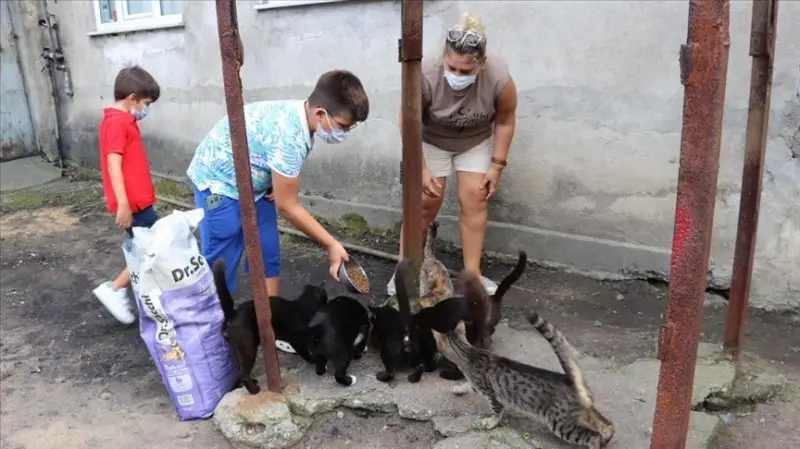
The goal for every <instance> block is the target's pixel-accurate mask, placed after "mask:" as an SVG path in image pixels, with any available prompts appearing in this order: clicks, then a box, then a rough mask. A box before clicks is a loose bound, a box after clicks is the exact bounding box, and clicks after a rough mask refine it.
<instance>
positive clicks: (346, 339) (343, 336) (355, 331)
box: [308, 296, 370, 386]
mask: <svg viewBox="0 0 800 449" xmlns="http://www.w3.org/2000/svg"><path fill="white" fill-rule="evenodd" d="M369 328H370V319H369V312H367V309H366V308H365V307H364V306H362V305H361V303H360V302H358V301H357V300H356V299H353V298H350V297H347V296H338V297H336V298H334V299H332V300H330V301H328V302H327V303H326V304H324V305H323V306H322V307H320V308H319V310H318V311H317V313H316V314H315V315H314V317H313V318H312V319H311V321H310V322H309V323H308V332H309V345H308V349H309V351H310V352H311V355H312V357H313V358H314V365H315V368H316V372H317V374H318V375H320V376H321V375H323V374H325V370H326V369H327V365H328V361H330V362H331V364H332V365H333V369H334V372H333V377H334V378H335V379H336V382H338V383H340V384H341V385H344V386H350V385H353V384H355V383H356V377H355V376H353V375H348V374H347V368H348V367H349V366H350V361H351V360H358V359H360V358H361V354H362V353H363V352H364V350H365V348H366V347H367V341H368V339H369Z"/></svg>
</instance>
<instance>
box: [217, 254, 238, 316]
mask: <svg viewBox="0 0 800 449" xmlns="http://www.w3.org/2000/svg"><path fill="white" fill-rule="evenodd" d="M211 271H212V272H213V273H214V285H215V286H216V287H217V296H218V297H219V305H220V306H222V314H223V315H224V316H225V321H229V320H231V319H233V316H234V315H235V313H236V312H235V311H234V310H235V309H234V304H233V296H231V292H230V290H228V283H227V282H226V281H225V259H217V261H216V262H214V267H213V268H212V269H211Z"/></svg>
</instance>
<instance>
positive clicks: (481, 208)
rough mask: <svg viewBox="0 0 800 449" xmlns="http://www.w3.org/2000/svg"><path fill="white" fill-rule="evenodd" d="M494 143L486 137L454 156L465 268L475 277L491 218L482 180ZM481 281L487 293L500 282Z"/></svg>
mask: <svg viewBox="0 0 800 449" xmlns="http://www.w3.org/2000/svg"><path fill="white" fill-rule="evenodd" d="M491 142H492V140H491V139H487V140H486V141H484V142H482V143H480V144H478V145H477V146H476V147H474V148H472V149H470V150H468V151H466V152H464V153H460V154H458V155H457V156H455V157H454V158H453V166H454V168H455V170H456V179H457V181H458V202H459V205H460V206H461V213H460V216H459V231H460V233H461V247H462V252H463V257H464V268H465V269H467V270H469V271H471V272H473V273H475V275H476V276H480V274H481V257H482V256H483V244H484V240H485V238H486V222H487V221H488V218H489V203H488V201H487V199H486V194H487V190H486V189H485V188H484V186H483V179H484V176H485V175H486V173H487V172H488V171H489V168H490V166H491V157H492V144H491ZM482 281H483V285H484V287H486V291H487V293H489V294H490V295H492V294H494V292H495V291H496V290H497V284H495V283H494V282H492V281H490V280H489V279H486V278H483V279H482Z"/></svg>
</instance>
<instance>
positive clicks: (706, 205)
mask: <svg viewBox="0 0 800 449" xmlns="http://www.w3.org/2000/svg"><path fill="white" fill-rule="evenodd" d="M729 23H730V0H691V1H690V2H689V27H688V28H689V30H688V36H687V39H686V45H682V46H681V51H680V69H681V83H682V84H683V85H684V86H685V87H684V100H683V130H682V133H681V157H680V168H679V170H678V189H677V200H676V205H675V230H674V235H673V240H672V260H671V264H670V278H669V301H668V303H667V310H666V317H665V323H664V326H663V327H662V328H661V332H660V335H659V348H658V354H659V359H661V372H660V374H659V379H658V393H657V396H656V410H655V416H654V418H653V435H652V439H651V443H650V448H651V449H683V448H685V447H686V438H687V432H688V429H689V414H690V412H691V397H692V386H693V383H694V371H695V362H696V359H697V345H698V341H699V339H700V324H701V321H702V316H703V296H704V293H705V290H706V285H707V280H706V273H707V272H708V258H709V251H710V249H711V229H712V226H713V220H714V201H715V196H716V191H717V174H718V171H719V150H720V140H721V137H722V112H723V108H724V105H725V83H726V76H727V72H728V47H729V45H730V40H729Z"/></svg>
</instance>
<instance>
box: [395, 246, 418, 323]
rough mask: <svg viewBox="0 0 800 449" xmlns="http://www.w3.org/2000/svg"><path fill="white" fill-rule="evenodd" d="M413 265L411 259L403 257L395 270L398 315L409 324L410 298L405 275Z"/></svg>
mask: <svg viewBox="0 0 800 449" xmlns="http://www.w3.org/2000/svg"><path fill="white" fill-rule="evenodd" d="M412 266H414V260H413V259H403V260H402V261H401V262H400V263H399V264H398V265H397V269H396V270H395V283H394V284H395V289H396V291H397V306H398V308H399V309H400V315H401V316H402V317H403V320H404V321H405V323H406V325H409V326H410V325H411V299H410V298H409V297H408V286H407V284H406V275H407V274H408V270H409V269H411V267H412Z"/></svg>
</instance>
